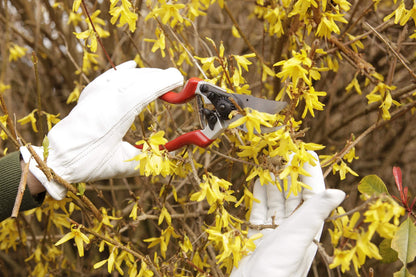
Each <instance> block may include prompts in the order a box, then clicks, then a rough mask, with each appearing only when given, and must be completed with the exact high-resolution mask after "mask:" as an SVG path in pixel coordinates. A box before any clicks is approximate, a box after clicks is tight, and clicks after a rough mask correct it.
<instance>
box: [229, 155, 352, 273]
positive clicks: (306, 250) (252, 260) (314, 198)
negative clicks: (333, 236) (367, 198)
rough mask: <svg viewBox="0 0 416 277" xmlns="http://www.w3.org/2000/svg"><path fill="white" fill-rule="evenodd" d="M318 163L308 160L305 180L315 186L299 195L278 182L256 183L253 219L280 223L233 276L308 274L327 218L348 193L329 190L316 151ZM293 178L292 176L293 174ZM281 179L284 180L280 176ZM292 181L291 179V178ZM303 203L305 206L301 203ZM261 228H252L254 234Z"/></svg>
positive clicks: (234, 271)
mask: <svg viewBox="0 0 416 277" xmlns="http://www.w3.org/2000/svg"><path fill="white" fill-rule="evenodd" d="M311 154H313V155H314V156H315V158H316V165H315V166H312V165H310V164H305V166H304V169H305V170H306V171H307V172H308V173H309V174H310V175H311V176H302V178H301V181H302V182H303V183H305V184H307V185H309V186H310V187H311V188H312V190H308V189H304V190H303V191H302V193H301V194H299V195H298V196H294V195H291V196H289V197H288V198H287V197H286V195H285V193H282V192H280V191H279V190H278V188H277V187H276V186H275V185H272V184H269V185H263V186H262V185H261V184H260V182H259V181H258V180H257V181H256V182H255V184H254V191H253V194H254V197H255V198H256V199H258V200H260V203H256V202H254V203H253V209H252V212H251V216H250V223H252V224H255V225H262V224H272V223H273V220H272V217H274V223H275V224H277V225H278V227H277V228H276V229H271V228H270V229H263V230H262V231H261V233H263V237H262V238H260V239H258V240H256V241H255V242H256V245H257V248H256V249H255V250H254V252H253V253H251V254H249V255H248V256H246V257H244V258H243V259H242V260H241V262H240V264H239V267H238V268H234V270H233V272H232V273H231V277H240V276H245V277H249V276H261V277H272V276H273V277H275V276H279V277H286V276H287V277H300V276H306V275H307V274H308V271H309V268H310V266H311V264H312V261H313V258H314V256H315V254H316V250H317V246H316V244H315V243H314V242H313V240H314V239H316V240H317V241H319V238H320V236H321V232H322V228H323V224H324V220H325V219H326V217H327V216H328V215H329V213H330V212H331V211H332V210H333V209H334V208H336V207H337V206H338V205H339V204H340V203H341V202H342V201H343V200H344V197H345V193H344V192H343V191H341V190H335V189H328V190H325V183H324V179H323V175H322V170H321V167H320V166H319V160H318V157H317V155H316V153H314V152H311ZM289 178H290V177H289ZM279 181H280V180H279ZM289 183H290V181H289ZM302 201H304V202H303V203H302V205H301V206H299V204H300V203H301V202H302ZM256 232H258V231H254V230H250V232H249V235H250V234H254V233H256Z"/></svg>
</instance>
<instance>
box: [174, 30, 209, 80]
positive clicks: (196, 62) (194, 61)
mask: <svg viewBox="0 0 416 277" xmlns="http://www.w3.org/2000/svg"><path fill="white" fill-rule="evenodd" d="M168 27H169V31H170V32H171V34H172V35H173V37H174V38H175V39H176V41H177V42H178V43H179V44H180V45H181V46H182V48H183V49H184V50H185V52H186V54H188V56H189V58H190V59H191V60H192V62H193V63H194V64H195V66H196V67H197V68H198V70H199V72H201V74H202V76H204V79H208V77H207V75H206V74H205V72H204V70H203V69H202V67H201V66H200V65H199V63H198V61H197V60H196V59H195V58H194V56H192V53H191V52H190V51H189V50H188V48H186V47H185V45H184V44H183V42H182V41H181V40H180V39H179V37H178V36H177V35H176V34H175V32H174V31H173V29H172V28H171V27H170V26H168Z"/></svg>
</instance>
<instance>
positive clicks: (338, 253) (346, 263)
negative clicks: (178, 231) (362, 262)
mask: <svg viewBox="0 0 416 277" xmlns="http://www.w3.org/2000/svg"><path fill="white" fill-rule="evenodd" d="M353 257H354V250H352V249H348V250H341V249H338V248H335V250H334V260H333V261H332V263H331V264H330V265H329V268H331V269H332V268H336V267H337V266H341V271H342V272H343V273H344V272H345V271H348V270H350V263H351V260H352V259H353Z"/></svg>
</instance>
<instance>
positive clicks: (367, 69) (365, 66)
mask: <svg viewBox="0 0 416 277" xmlns="http://www.w3.org/2000/svg"><path fill="white" fill-rule="evenodd" d="M329 41H330V42H331V43H332V44H334V45H335V46H336V47H338V49H339V50H340V51H341V52H342V53H344V54H345V55H347V57H349V58H350V59H351V60H352V61H353V65H355V66H356V67H357V68H358V69H359V70H360V72H361V73H367V74H371V73H373V72H374V67H373V65H372V64H370V63H368V62H367V61H365V60H364V59H363V58H361V57H360V56H359V55H358V54H357V53H355V52H354V51H352V50H351V49H350V48H348V47H347V46H345V45H344V43H342V42H341V41H339V40H338V39H337V38H336V37H333V36H331V37H330V38H329Z"/></svg>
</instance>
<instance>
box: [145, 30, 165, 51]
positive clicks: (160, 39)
mask: <svg viewBox="0 0 416 277" xmlns="http://www.w3.org/2000/svg"><path fill="white" fill-rule="evenodd" d="M155 34H156V37H157V39H148V38H145V39H144V41H147V42H153V47H152V50H151V51H152V52H156V51H157V49H160V53H161V54H162V57H165V48H166V42H165V34H164V33H163V32H162V31H160V29H159V28H156V31H155Z"/></svg>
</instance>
